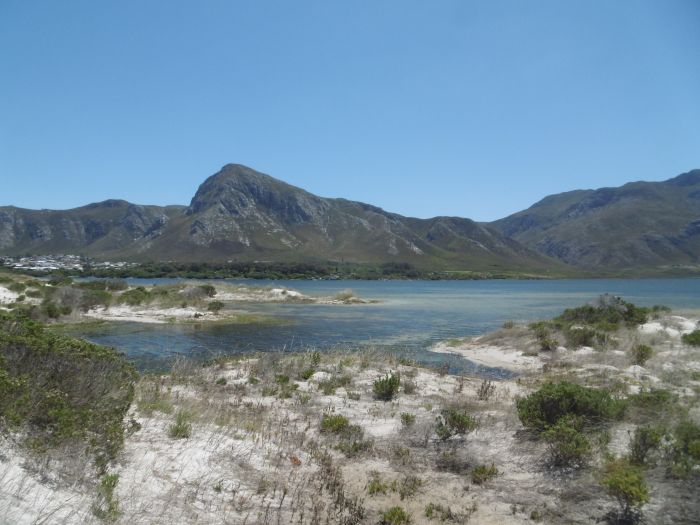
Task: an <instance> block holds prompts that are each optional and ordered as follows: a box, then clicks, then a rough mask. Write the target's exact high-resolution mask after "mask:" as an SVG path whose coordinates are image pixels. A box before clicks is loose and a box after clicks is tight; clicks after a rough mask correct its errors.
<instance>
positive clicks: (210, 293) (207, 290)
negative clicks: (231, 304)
mask: <svg viewBox="0 0 700 525" xmlns="http://www.w3.org/2000/svg"><path fill="white" fill-rule="evenodd" d="M197 288H199V289H200V290H202V291H203V292H204V295H206V296H207V297H214V296H215V295H216V288H214V287H213V286H212V285H211V284H202V285H200V286H198V287H197Z"/></svg>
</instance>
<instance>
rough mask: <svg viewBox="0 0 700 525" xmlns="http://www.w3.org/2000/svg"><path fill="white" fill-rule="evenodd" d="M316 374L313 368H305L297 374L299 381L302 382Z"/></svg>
mask: <svg viewBox="0 0 700 525" xmlns="http://www.w3.org/2000/svg"><path fill="white" fill-rule="evenodd" d="M315 373H316V370H314V369H313V368H306V369H304V370H302V371H301V372H300V373H299V379H301V380H302V381H308V380H309V379H311V377H312V376H313V375H314V374H315Z"/></svg>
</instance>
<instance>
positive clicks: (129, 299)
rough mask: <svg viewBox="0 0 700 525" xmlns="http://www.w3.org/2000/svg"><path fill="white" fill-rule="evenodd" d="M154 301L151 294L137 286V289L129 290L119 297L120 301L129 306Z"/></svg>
mask: <svg viewBox="0 0 700 525" xmlns="http://www.w3.org/2000/svg"><path fill="white" fill-rule="evenodd" d="M152 299H153V298H152V296H151V294H150V293H149V292H148V290H146V289H145V288H144V287H143V286H137V287H136V288H132V289H131V290H127V291H126V292H124V293H123V294H121V295H120V296H119V301H120V302H122V303H126V304H128V305H129V306H138V305H140V304H143V303H148V302H150V301H151V300H152Z"/></svg>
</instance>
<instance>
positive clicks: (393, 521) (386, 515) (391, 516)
mask: <svg viewBox="0 0 700 525" xmlns="http://www.w3.org/2000/svg"><path fill="white" fill-rule="evenodd" d="M411 522H412V520H411V515H410V514H409V513H408V512H406V511H405V510H404V509H402V508H401V507H391V508H390V509H389V510H386V511H384V512H382V514H381V516H380V520H379V523H380V525H408V524H409V523H411Z"/></svg>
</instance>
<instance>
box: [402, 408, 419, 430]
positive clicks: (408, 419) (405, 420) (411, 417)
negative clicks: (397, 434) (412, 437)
mask: <svg viewBox="0 0 700 525" xmlns="http://www.w3.org/2000/svg"><path fill="white" fill-rule="evenodd" d="M415 422H416V416H415V414H411V413H409V412H402V413H401V425H403V426H404V427H410V426H411V425H413V424H414V423H415Z"/></svg>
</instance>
